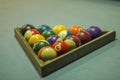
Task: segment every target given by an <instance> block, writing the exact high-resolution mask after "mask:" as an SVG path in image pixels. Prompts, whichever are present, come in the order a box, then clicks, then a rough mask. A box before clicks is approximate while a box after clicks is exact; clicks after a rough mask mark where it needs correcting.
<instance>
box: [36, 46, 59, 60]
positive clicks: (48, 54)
mask: <svg viewBox="0 0 120 80" xmlns="http://www.w3.org/2000/svg"><path fill="white" fill-rule="evenodd" d="M38 57H39V58H40V59H42V60H43V61H48V60H52V59H54V58H56V57H57V52H56V51H55V50H54V49H53V48H52V47H50V46H45V47H43V48H41V49H40V50H39V52H38Z"/></svg>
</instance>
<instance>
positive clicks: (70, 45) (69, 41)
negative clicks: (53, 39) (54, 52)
mask: <svg viewBox="0 0 120 80" xmlns="http://www.w3.org/2000/svg"><path fill="white" fill-rule="evenodd" d="M64 42H66V43H67V44H68V45H69V47H70V48H69V50H72V49H74V48H76V47H77V46H76V44H75V42H74V41H73V40H72V39H65V40H64Z"/></svg>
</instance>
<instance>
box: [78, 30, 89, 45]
mask: <svg viewBox="0 0 120 80" xmlns="http://www.w3.org/2000/svg"><path fill="white" fill-rule="evenodd" d="M76 36H78V38H79V39H80V40H81V43H86V42H88V41H90V40H91V35H90V34H89V33H88V32H87V31H80V32H78V33H77V34H76Z"/></svg>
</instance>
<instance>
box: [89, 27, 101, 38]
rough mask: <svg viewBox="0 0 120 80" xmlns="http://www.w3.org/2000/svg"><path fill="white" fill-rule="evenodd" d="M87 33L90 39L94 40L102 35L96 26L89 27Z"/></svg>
mask: <svg viewBox="0 0 120 80" xmlns="http://www.w3.org/2000/svg"><path fill="white" fill-rule="evenodd" d="M87 31H88V32H89V33H90V34H91V36H92V38H96V37H98V36H100V35H101V34H102V30H101V29H100V28H99V27H97V26H90V27H89V28H88V29H87Z"/></svg>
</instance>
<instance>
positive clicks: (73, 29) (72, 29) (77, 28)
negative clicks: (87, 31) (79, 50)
mask: <svg viewBox="0 0 120 80" xmlns="http://www.w3.org/2000/svg"><path fill="white" fill-rule="evenodd" d="M81 30H84V29H83V28H82V27H81V26H79V25H74V26H71V27H70V29H69V31H70V32H71V33H72V34H73V35H76V34H77V33H78V32H79V31H81Z"/></svg>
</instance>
